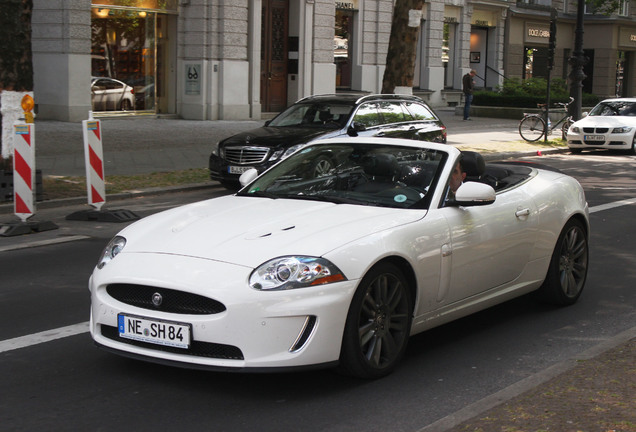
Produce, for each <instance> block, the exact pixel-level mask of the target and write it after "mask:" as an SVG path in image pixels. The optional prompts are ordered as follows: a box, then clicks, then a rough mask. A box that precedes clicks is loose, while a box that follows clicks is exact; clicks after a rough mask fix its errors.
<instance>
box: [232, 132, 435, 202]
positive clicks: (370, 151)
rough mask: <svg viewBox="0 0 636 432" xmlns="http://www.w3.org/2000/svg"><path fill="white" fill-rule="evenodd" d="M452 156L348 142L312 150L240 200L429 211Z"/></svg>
mask: <svg viewBox="0 0 636 432" xmlns="http://www.w3.org/2000/svg"><path fill="white" fill-rule="evenodd" d="M447 157H448V155H447V153H446V152H444V151H440V150H435V149H431V148H424V147H406V146H405V147H401V146H393V145H381V144H361V143H350V144H348V143H343V142H338V143H334V144H316V145H308V146H307V147H305V148H304V149H302V150H300V151H298V152H296V153H295V154H293V155H292V156H290V157H289V158H287V159H285V160H283V161H281V162H280V163H279V164H278V165H276V166H274V167H273V168H272V169H270V170H269V171H267V172H266V173H264V174H263V175H262V176H260V177H259V178H258V179H256V180H255V181H254V183H252V184H251V185H249V187H247V188H245V189H243V190H241V191H240V192H239V195H240V196H252V197H262V198H268V199H279V198H286V199H305V200H320V201H329V202H333V203H337V204H358V205H370V206H379V207H393V208H428V206H429V204H430V199H431V196H432V191H433V190H434V188H435V186H436V184H437V182H438V179H439V175H440V172H441V170H442V167H443V165H444V163H445V161H446V159H447Z"/></svg>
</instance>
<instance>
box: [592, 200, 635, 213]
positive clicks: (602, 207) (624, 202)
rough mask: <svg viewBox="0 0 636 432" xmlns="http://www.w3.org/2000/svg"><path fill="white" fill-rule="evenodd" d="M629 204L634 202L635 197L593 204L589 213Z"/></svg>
mask: <svg viewBox="0 0 636 432" xmlns="http://www.w3.org/2000/svg"><path fill="white" fill-rule="evenodd" d="M630 204H636V198H629V199H624V200H621V201H615V202H612V203H607V204H601V205H597V206H594V207H592V208H591V209H590V214H591V213H596V212H600V211H603V210H610V209H613V208H616V207H622V206H625V205H630Z"/></svg>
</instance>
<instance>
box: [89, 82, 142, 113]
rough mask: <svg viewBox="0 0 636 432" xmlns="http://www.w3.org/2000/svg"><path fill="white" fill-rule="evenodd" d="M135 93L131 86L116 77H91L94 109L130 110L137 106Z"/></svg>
mask: <svg viewBox="0 0 636 432" xmlns="http://www.w3.org/2000/svg"><path fill="white" fill-rule="evenodd" d="M133 93H134V90H133V88H132V87H131V86H129V85H128V84H126V83H124V82H122V81H119V80H116V79H114V78H107V77H93V78H92V79H91V100H92V104H93V111H119V110H122V111H130V110H132V109H133V107H134V106H135V97H134V95H133Z"/></svg>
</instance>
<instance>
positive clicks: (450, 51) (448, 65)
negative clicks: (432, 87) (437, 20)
mask: <svg viewBox="0 0 636 432" xmlns="http://www.w3.org/2000/svg"><path fill="white" fill-rule="evenodd" d="M456 29H457V24H455V23H447V22H445V23H444V31H443V33H442V65H444V88H452V87H453V85H454V80H455V34H456Z"/></svg>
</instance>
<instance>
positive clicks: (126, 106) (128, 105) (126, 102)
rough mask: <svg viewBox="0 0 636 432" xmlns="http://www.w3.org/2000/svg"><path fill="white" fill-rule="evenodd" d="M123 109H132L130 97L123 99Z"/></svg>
mask: <svg viewBox="0 0 636 432" xmlns="http://www.w3.org/2000/svg"><path fill="white" fill-rule="evenodd" d="M121 110H122V111H130V110H132V104H131V103H130V101H129V100H128V99H124V100H123V101H121Z"/></svg>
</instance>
